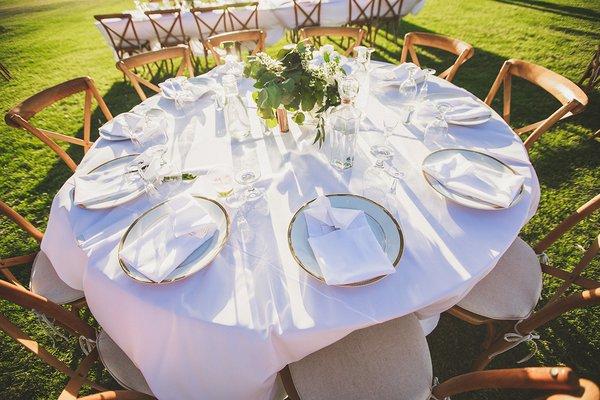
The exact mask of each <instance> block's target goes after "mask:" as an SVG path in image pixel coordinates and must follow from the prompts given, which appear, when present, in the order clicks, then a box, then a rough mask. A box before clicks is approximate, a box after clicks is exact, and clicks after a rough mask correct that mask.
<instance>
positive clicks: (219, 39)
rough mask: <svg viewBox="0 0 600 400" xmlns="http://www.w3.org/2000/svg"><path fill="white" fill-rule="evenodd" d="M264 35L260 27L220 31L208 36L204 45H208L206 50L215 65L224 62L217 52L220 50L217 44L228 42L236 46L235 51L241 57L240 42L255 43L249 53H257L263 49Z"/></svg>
mask: <svg viewBox="0 0 600 400" xmlns="http://www.w3.org/2000/svg"><path fill="white" fill-rule="evenodd" d="M266 36H267V35H266V34H265V32H264V31H262V30H261V29H249V30H245V31H234V32H227V33H221V34H219V35H214V36H211V37H209V38H208V40H207V41H206V46H207V47H208V50H209V51H210V53H211V54H212V56H213V57H214V59H215V62H216V63H217V65H219V64H223V62H224V60H222V58H221V55H220V54H219V50H220V49H219V46H221V45H222V44H224V43H230V44H232V45H234V46H235V48H236V51H237V52H238V55H239V57H240V59H241V58H242V55H241V44H242V43H244V42H254V43H256V46H255V47H254V50H252V51H251V52H250V55H255V54H256V53H259V52H261V51H264V50H265V40H266Z"/></svg>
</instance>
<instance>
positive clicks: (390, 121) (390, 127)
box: [383, 115, 398, 140]
mask: <svg viewBox="0 0 600 400" xmlns="http://www.w3.org/2000/svg"><path fill="white" fill-rule="evenodd" d="M397 127H398V119H397V118H396V117H395V116H393V115H387V116H385V117H384V118H383V130H384V133H385V138H386V140H389V139H390V137H391V136H392V135H393V134H394V131H395V130H396V128H397Z"/></svg>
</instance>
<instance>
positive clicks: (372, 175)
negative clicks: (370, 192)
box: [364, 134, 394, 186]
mask: <svg viewBox="0 0 600 400" xmlns="http://www.w3.org/2000/svg"><path fill="white" fill-rule="evenodd" d="M370 152H371V155H372V156H373V157H375V164H373V165H372V166H370V167H369V168H367V170H366V171H365V176H364V179H365V180H366V181H367V182H369V183H371V184H373V185H375V186H378V185H380V184H382V183H385V182H386V181H388V177H389V175H388V174H387V173H386V171H385V164H384V162H386V161H389V160H391V159H392V158H393V157H394V149H393V148H392V147H391V146H390V144H389V142H388V141H387V139H386V137H385V136H384V135H381V134H377V136H375V137H373V138H372V141H371V146H370Z"/></svg>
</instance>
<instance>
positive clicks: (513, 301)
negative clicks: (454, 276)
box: [458, 238, 542, 320]
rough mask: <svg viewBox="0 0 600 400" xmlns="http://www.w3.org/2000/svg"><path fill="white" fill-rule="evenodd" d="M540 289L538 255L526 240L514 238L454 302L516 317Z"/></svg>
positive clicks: (529, 308)
mask: <svg viewBox="0 0 600 400" xmlns="http://www.w3.org/2000/svg"><path fill="white" fill-rule="evenodd" d="M541 293H542V268H541V266H540V263H539V261H538V258H537V256H536V254H535V252H534V251H533V249H532V248H531V247H529V245H528V244H527V243H525V242H524V241H523V240H522V239H521V238H517V239H516V240H515V241H514V242H513V244H512V245H511V246H510V247H509V248H508V250H507V251H506V253H504V254H503V255H502V257H501V258H500V260H499V261H498V264H496V266H495V267H494V269H492V271H491V272H490V273H489V274H488V275H486V277H485V278H483V279H482V280H481V281H480V282H478V283H477V284H476V285H475V287H473V289H472V290H471V291H470V292H469V293H468V294H467V296H466V297H465V298H464V299H462V300H461V301H460V302H459V303H458V306H459V307H461V308H464V309H465V310H467V311H471V312H473V313H475V314H479V315H481V316H484V317H488V318H492V319H499V320H519V319H523V318H525V317H527V316H528V315H529V314H530V313H531V311H533V309H534V308H535V306H536V304H537V302H538V300H539V298H540V294H541Z"/></svg>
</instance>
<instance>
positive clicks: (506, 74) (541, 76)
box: [485, 59, 588, 149]
mask: <svg viewBox="0 0 600 400" xmlns="http://www.w3.org/2000/svg"><path fill="white" fill-rule="evenodd" d="M513 76H516V77H519V78H522V79H525V80H527V81H529V82H531V83H533V84H534V85H537V86H539V87H540V88H542V89H544V90H545V91H546V92H548V93H550V94H551V95H552V96H554V97H555V98H556V99H557V100H558V101H559V102H560V103H561V104H562V105H561V107H560V108H559V109H558V110H556V111H555V112H553V113H552V114H551V115H550V116H549V117H547V118H545V119H543V120H541V121H538V122H535V123H533V124H529V125H527V126H524V127H522V128H519V129H515V132H516V133H517V134H519V135H520V134H523V133H529V132H531V133H530V134H529V136H528V137H527V139H525V142H524V144H525V147H526V148H527V149H529V148H531V146H532V144H533V143H534V142H535V141H536V140H538V139H539V138H540V136H541V135H542V134H543V133H544V132H546V131H547V130H548V129H550V127H552V125H554V124H555V123H556V122H558V121H559V120H561V119H564V118H567V117H569V116H571V115H574V114H578V113H580V112H581V111H583V109H584V108H585V106H586V105H587V103H588V97H587V95H586V94H585V93H584V92H583V90H581V88H580V87H579V86H577V85H576V84H575V83H573V82H571V81H570V80H568V79H567V78H565V77H564V76H562V75H559V74H557V73H556V72H553V71H550V70H549V69H547V68H544V67H542V66H540V65H536V64H532V63H529V62H527V61H522V60H514V59H511V60H507V61H505V62H504V65H502V68H501V69H500V72H499V73H498V76H497V77H496V80H495V81H494V83H493V84H492V87H491V88H490V92H489V93H488V95H487V97H486V98H485V103H486V104H487V105H491V104H492V101H493V100H494V97H495V96H496V94H497V93H498V90H499V89H500V86H503V88H504V90H503V111H502V117H503V118H504V120H505V121H506V122H507V123H510V105H511V94H512V77H513Z"/></svg>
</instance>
